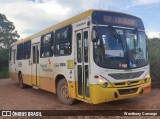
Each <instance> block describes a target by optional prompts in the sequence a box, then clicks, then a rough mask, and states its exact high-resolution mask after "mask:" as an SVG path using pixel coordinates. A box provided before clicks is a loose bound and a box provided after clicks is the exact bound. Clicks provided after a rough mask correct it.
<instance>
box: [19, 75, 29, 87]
mask: <svg viewBox="0 0 160 119" xmlns="http://www.w3.org/2000/svg"><path fill="white" fill-rule="evenodd" d="M18 80H19V87H20V88H21V89H24V88H26V87H27V86H26V85H25V84H24V83H23V78H22V74H21V73H20V74H19V76H18Z"/></svg>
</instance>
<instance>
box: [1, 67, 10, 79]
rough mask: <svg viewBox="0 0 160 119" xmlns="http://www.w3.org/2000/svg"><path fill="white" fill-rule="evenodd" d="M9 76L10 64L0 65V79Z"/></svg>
mask: <svg viewBox="0 0 160 119" xmlns="http://www.w3.org/2000/svg"><path fill="white" fill-rule="evenodd" d="M8 77H9V72H8V66H0V79H1V78H8Z"/></svg>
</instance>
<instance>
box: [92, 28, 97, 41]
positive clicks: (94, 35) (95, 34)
mask: <svg viewBox="0 0 160 119" xmlns="http://www.w3.org/2000/svg"><path fill="white" fill-rule="evenodd" d="M97 41H98V33H97V31H96V30H93V37H92V42H97Z"/></svg>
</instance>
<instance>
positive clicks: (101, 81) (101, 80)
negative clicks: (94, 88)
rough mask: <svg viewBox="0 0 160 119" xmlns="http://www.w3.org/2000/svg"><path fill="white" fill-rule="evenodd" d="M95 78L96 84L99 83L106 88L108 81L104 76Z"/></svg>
mask: <svg viewBox="0 0 160 119" xmlns="http://www.w3.org/2000/svg"><path fill="white" fill-rule="evenodd" d="M95 80H96V82H97V84H99V85H100V86H102V87H103V88H106V87H107V86H108V82H107V80H106V79H104V78H98V79H95Z"/></svg>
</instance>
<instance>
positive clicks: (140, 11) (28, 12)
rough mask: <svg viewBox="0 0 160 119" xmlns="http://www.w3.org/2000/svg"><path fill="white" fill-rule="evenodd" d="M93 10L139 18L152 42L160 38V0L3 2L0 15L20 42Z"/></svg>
mask: <svg viewBox="0 0 160 119" xmlns="http://www.w3.org/2000/svg"><path fill="white" fill-rule="evenodd" d="M89 9H101V10H112V11H118V12H124V13H128V14H132V15H134V16H138V17H140V18H141V19H142V20H143V23H144V25H145V29H146V33H147V35H148V37H149V38H153V37H160V0H0V13H2V14H4V15H6V17H7V19H8V20H9V21H12V22H13V23H14V25H15V27H16V30H17V31H18V34H19V35H20V36H21V37H20V38H25V37H27V36H29V35H32V34H35V33H37V32H39V31H41V30H43V29H45V28H47V27H50V26H52V25H54V24H57V23H59V22H62V21H64V20H66V19H68V18H70V17H73V16H75V15H77V14H80V13H82V12H84V11H86V10H89Z"/></svg>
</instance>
